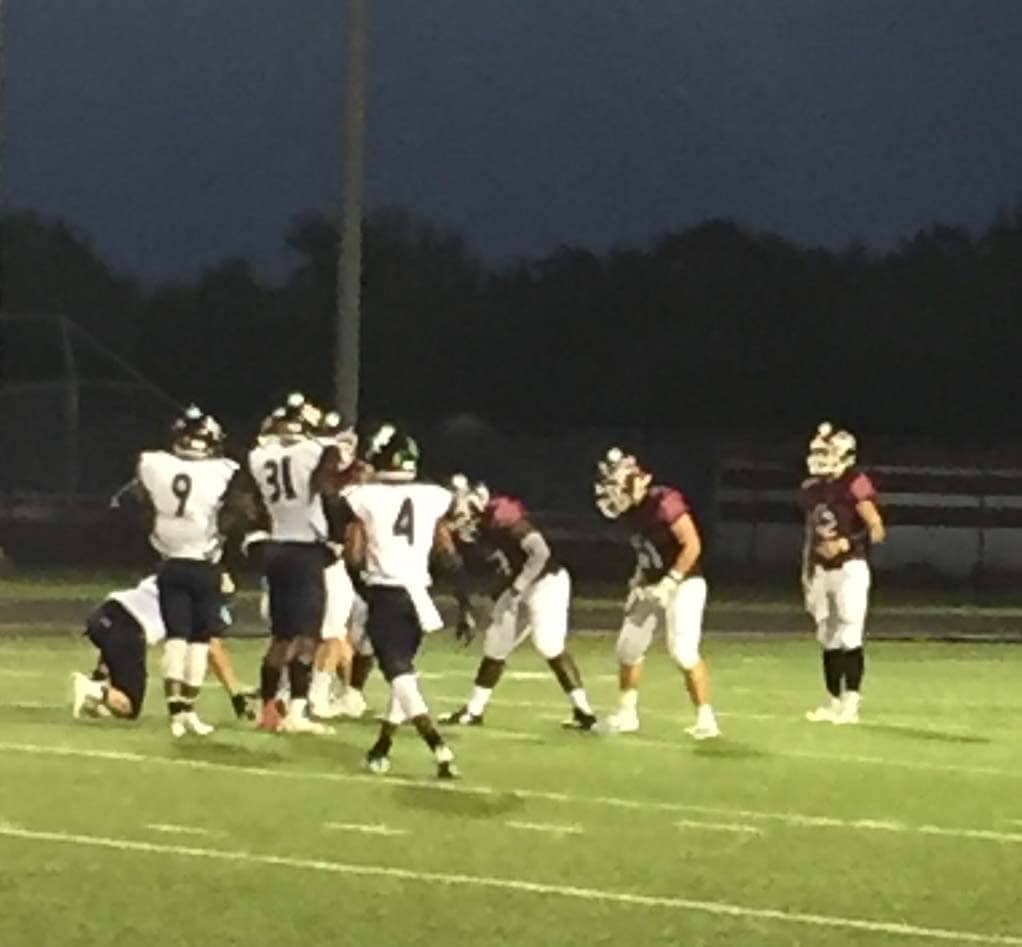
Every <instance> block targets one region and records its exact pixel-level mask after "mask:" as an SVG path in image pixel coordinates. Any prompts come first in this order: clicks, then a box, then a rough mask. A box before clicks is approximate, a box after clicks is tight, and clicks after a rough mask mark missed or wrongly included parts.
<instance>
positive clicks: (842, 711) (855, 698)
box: [834, 691, 861, 727]
mask: <svg viewBox="0 0 1022 947" xmlns="http://www.w3.org/2000/svg"><path fill="white" fill-rule="evenodd" d="M860 701H861V698H860V697H859V695H858V694H856V693H854V692H852V691H847V692H846V693H845V695H844V696H843V697H842V699H841V706H840V708H839V709H838V712H837V716H836V717H835V718H834V723H836V724H837V725H838V726H839V727H843V726H848V725H849V724H852V725H854V724H857V723H858V722H859V704H860Z"/></svg>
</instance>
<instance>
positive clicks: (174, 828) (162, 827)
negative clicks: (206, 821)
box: [146, 822, 223, 835]
mask: <svg viewBox="0 0 1022 947" xmlns="http://www.w3.org/2000/svg"><path fill="white" fill-rule="evenodd" d="M146 828H147V829H152V830H153V831H154V832H165V833H167V834H176V835H223V832H215V831H214V830H213V829H200V828H198V827H197V826H194V825H174V824H172V823H169V822H150V823H148V824H147V825H146Z"/></svg>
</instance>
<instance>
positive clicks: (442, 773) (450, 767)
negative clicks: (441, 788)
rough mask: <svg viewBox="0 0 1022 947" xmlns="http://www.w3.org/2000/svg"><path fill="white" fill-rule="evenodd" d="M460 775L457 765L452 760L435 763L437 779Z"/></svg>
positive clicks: (458, 776) (452, 777)
mask: <svg viewBox="0 0 1022 947" xmlns="http://www.w3.org/2000/svg"><path fill="white" fill-rule="evenodd" d="M460 777H461V773H460V772H458V767H457V766H455V765H454V760H450V761H448V762H444V763H437V764H436V778H437V779H459V778H460Z"/></svg>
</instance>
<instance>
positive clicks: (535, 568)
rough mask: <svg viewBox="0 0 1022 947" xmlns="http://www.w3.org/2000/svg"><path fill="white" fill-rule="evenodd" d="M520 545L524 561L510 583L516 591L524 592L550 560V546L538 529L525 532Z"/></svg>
mask: <svg viewBox="0 0 1022 947" xmlns="http://www.w3.org/2000/svg"><path fill="white" fill-rule="evenodd" d="M521 547H522V552H524V553H525V557H526V558H525V562H524V564H523V565H522V569H521V571H520V572H519V573H518V575H517V576H515V580H514V582H512V583H511V585H512V588H514V589H515V590H517V591H518V592H524V591H525V590H526V589H527V588H528V587H529V586H530V585H532V583H533V582H535V581H536V580H537V579H538V578H539V577H540V576H541V575H542V574H543V569H544V568H546V564H547V562H548V561H549V560H550V547H549V546H548V545H547V543H546V540H545V539H544V538H543V536H542V534H541V533H540V532H539V531H538V530H535V529H534V530H532V531H530V532H528V533H526V534H525V535H524V536H523V537H522V540H521Z"/></svg>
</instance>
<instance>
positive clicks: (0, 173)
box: [0, 0, 7, 313]
mask: <svg viewBox="0 0 1022 947" xmlns="http://www.w3.org/2000/svg"><path fill="white" fill-rule="evenodd" d="M6 20H7V4H6V3H5V2H4V0H0V225H2V224H3V222H4V216H5V215H6V213H7V179H6V177H5V176H4V172H5V171H6V168H5V166H4V158H5V157H6V155H5V148H4V146H5V145H6V143H7V138H6V135H5V132H6V131H7V28H6V27H7V23H6ZM5 275H6V274H5V273H4V243H3V231H2V229H0V313H2V312H3V311H4V277H5Z"/></svg>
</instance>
